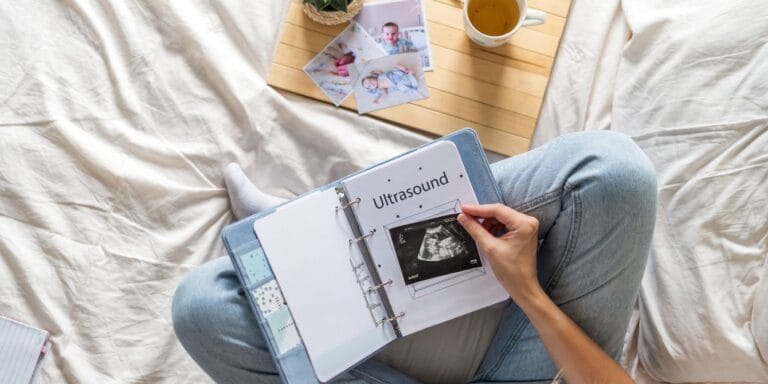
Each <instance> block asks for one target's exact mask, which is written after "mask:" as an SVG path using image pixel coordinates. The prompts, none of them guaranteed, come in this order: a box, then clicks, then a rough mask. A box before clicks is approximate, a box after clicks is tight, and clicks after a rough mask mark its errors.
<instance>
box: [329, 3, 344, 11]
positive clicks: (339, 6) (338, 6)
mask: <svg viewBox="0 0 768 384" xmlns="http://www.w3.org/2000/svg"><path fill="white" fill-rule="evenodd" d="M331 7H333V8H334V9H336V10H337V11H342V12H346V11H347V0H331Z"/></svg>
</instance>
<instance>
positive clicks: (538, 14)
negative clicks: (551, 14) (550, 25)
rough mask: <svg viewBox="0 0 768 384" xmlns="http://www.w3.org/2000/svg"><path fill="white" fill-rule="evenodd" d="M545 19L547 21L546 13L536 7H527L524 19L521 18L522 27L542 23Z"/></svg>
mask: <svg viewBox="0 0 768 384" xmlns="http://www.w3.org/2000/svg"><path fill="white" fill-rule="evenodd" d="M545 21H547V14H546V13H544V12H542V11H539V10H538V9H528V11H527V12H526V13H525V20H523V27H527V26H530V25H539V24H544V22H545Z"/></svg>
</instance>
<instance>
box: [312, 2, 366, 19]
mask: <svg viewBox="0 0 768 384" xmlns="http://www.w3.org/2000/svg"><path fill="white" fill-rule="evenodd" d="M361 9H363V0H353V1H352V2H351V3H349V5H348V6H347V12H342V11H331V12H323V11H318V10H317V9H315V7H313V6H312V5H309V4H304V13H306V14H307V16H309V18H310V19H312V20H314V21H316V22H318V23H320V24H325V25H336V24H341V23H344V22H347V21H349V20H352V18H353V17H355V15H357V14H358V13H359V12H360V10H361Z"/></svg>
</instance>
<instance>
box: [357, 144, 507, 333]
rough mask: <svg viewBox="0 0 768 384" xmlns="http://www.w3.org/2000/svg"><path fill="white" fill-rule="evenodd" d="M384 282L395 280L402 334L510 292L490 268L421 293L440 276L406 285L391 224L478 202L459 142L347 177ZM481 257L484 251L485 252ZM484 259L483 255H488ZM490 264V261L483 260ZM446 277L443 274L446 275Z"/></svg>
mask: <svg viewBox="0 0 768 384" xmlns="http://www.w3.org/2000/svg"><path fill="white" fill-rule="evenodd" d="M343 184H344V188H345V189H346V191H347V193H348V196H349V197H350V199H354V198H360V199H361V202H360V203H359V204H355V205H353V208H354V211H355V214H356V215H357V218H358V221H359V222H360V227H361V228H362V231H363V232H364V233H368V232H370V231H374V230H375V231H376V232H375V234H374V235H373V236H371V237H370V238H368V239H366V243H367V244H368V247H369V248H370V250H371V253H372V255H373V259H374V262H375V264H377V266H380V267H379V275H380V276H381V280H382V281H386V280H390V279H391V280H392V284H390V285H389V286H387V287H386V292H387V295H388V297H389V300H390V302H391V304H392V307H393V310H394V312H395V314H399V313H401V312H402V313H405V316H404V317H402V318H401V319H399V320H398V323H399V325H400V330H401V331H402V333H403V335H408V334H411V333H414V332H417V331H419V330H422V329H424V328H427V327H430V326H432V325H435V324H438V323H441V322H444V321H447V320H450V319H452V318H455V317H458V316H460V315H463V314H466V313H469V312H472V311H475V310H477V309H480V308H483V307H486V306H489V305H491V304H494V303H497V302H499V301H502V300H504V299H506V298H507V297H508V295H507V293H506V292H505V291H504V290H503V289H502V288H501V285H500V284H499V283H498V282H497V280H496V277H495V276H494V275H493V273H492V272H491V270H490V269H487V268H486V269H483V272H482V273H479V274H478V275H476V276H475V278H471V279H463V278H458V280H457V277H456V276H454V278H453V279H452V280H451V281H444V282H442V283H440V284H439V285H438V289H431V291H429V294H426V295H418V294H416V292H415V291H414V286H416V285H421V286H427V285H429V284H430V283H431V282H434V281H435V280H437V278H436V279H431V280H425V281H423V282H419V283H416V284H406V282H405V280H404V278H403V274H402V269H401V265H400V263H399V261H398V257H397V255H396V254H395V251H394V248H393V243H392V239H391V238H390V237H389V235H388V233H389V230H388V229H389V228H390V227H394V226H398V225H405V224H408V223H413V222H416V221H420V220H424V219H427V218H431V217H437V216H442V215H445V214H448V213H458V212H459V210H460V207H461V203H474V204H476V203H477V198H476V197H475V194H474V191H473V190H472V185H471V184H470V182H469V178H468V177H466V170H465V169H464V165H463V163H462V162H461V158H460V156H459V153H458V150H457V149H456V145H455V144H454V143H452V142H448V141H441V142H437V143H434V144H432V145H429V146H427V147H425V148H422V149H419V150H417V151H415V152H413V153H410V154H408V155H405V156H403V157H401V158H398V159H396V160H393V161H391V162H388V163H387V164H385V165H383V166H380V167H375V168H372V169H371V170H369V171H367V172H363V173H361V174H359V175H356V176H354V177H351V178H349V179H348V180H345V181H344V182H343ZM481 257H482V255H481ZM483 259H484V257H483ZM483 265H485V266H487V265H488V263H487V262H483ZM445 277H446V276H441V277H440V278H441V279H444V278H445Z"/></svg>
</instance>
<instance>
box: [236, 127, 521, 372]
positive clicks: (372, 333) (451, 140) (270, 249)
mask: <svg viewBox="0 0 768 384" xmlns="http://www.w3.org/2000/svg"><path fill="white" fill-rule="evenodd" d="M497 202H501V198H500V194H499V191H498V188H497V186H496V184H495V182H494V181H493V177H492V175H491V172H490V168H489V166H488V161H487V159H486V157H485V153H484V152H483V150H482V148H481V146H480V143H479V141H478V139H477V135H476V134H475V132H474V131H473V130H471V129H463V130H460V131H458V132H456V133H453V134H451V135H448V136H446V137H443V138H441V139H439V140H436V141H433V142H431V143H428V144H425V145H423V146H421V147H419V148H416V149H414V150H412V151H409V152H407V153H404V154H402V155H400V156H398V157H396V158H393V159H390V160H388V161H385V162H383V163H380V164H377V165H374V166H372V167H370V168H367V169H364V170H362V171H359V172H357V173H355V174H352V175H350V176H347V177H345V178H343V179H341V180H338V181H336V182H333V183H331V184H329V185H326V186H324V187H321V188H319V189H317V190H314V191H312V192H309V193H307V194H304V195H302V196H300V197H298V198H296V199H294V200H292V201H289V202H287V203H284V204H282V205H280V206H277V207H275V208H273V209H270V210H268V211H266V212H262V213H259V214H257V215H254V216H252V217H250V218H248V219H245V220H243V221H240V222H238V223H235V224H232V225H230V226H228V227H227V228H226V229H225V230H224V233H223V239H224V242H225V245H226V247H227V251H228V252H229V254H230V256H231V258H232V261H233V264H234V266H235V269H236V270H237V272H238V275H239V277H240V280H241V282H242V284H243V287H244V288H245V291H246V293H247V296H248V298H249V301H250V302H251V306H252V308H253V311H254V312H255V314H256V318H257V320H258V323H259V327H260V328H261V331H262V333H263V334H264V336H265V339H266V340H267V343H268V345H269V346H270V350H271V352H272V354H273V356H274V358H275V362H276V365H277V367H278V369H279V371H280V373H281V376H282V378H283V380H284V381H285V382H287V383H306V382H323V383H324V382H328V381H330V380H332V379H333V378H334V377H336V376H338V375H340V374H342V373H344V372H345V371H347V370H349V369H351V368H352V367H354V366H355V365H356V364H359V363H360V362H362V361H364V360H365V359H366V358H368V357H370V356H371V355H372V354H374V353H376V352H377V351H379V350H380V349H382V348H383V347H385V346H386V345H387V344H389V343H390V342H392V341H393V340H395V339H396V338H398V337H403V336H407V335H410V334H412V333H414V332H417V331H420V330H422V329H425V328H428V327H431V326H433V325H436V324H439V323H442V322H444V321H447V320H450V319H453V318H455V317H458V316H461V315H464V314H467V313H469V312H473V311H475V310H478V309H481V308H484V307H487V306H489V305H492V304H495V303H497V302H500V301H503V300H505V299H507V298H508V295H507V293H506V292H505V291H504V289H503V288H502V287H501V286H500V285H499V283H498V282H497V280H496V278H495V276H494V275H493V272H492V271H491V269H490V266H489V264H488V261H487V260H486V258H485V255H483V254H482V253H481V252H479V250H478V248H477V245H476V244H475V243H474V241H473V240H472V238H471V237H470V236H469V234H468V233H467V232H466V231H465V230H464V229H463V227H462V226H461V225H460V224H459V223H458V222H457V220H456V217H457V215H458V213H459V212H461V205H462V204H465V203H473V204H477V203H480V204H487V203H497Z"/></svg>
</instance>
